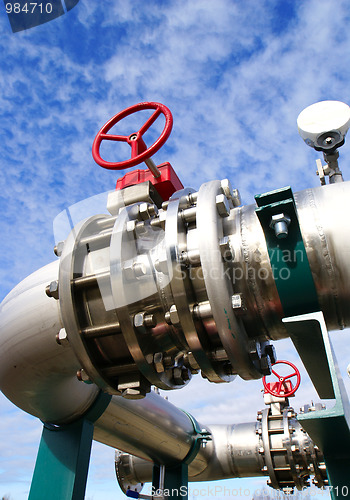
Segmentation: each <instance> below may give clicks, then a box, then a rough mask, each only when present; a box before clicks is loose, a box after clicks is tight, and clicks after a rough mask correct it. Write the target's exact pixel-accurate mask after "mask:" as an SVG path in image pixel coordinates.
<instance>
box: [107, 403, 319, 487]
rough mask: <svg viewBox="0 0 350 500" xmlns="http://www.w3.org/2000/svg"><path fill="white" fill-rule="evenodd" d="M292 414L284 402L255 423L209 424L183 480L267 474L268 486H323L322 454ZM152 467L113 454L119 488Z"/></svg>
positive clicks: (148, 476) (139, 480)
mask: <svg viewBox="0 0 350 500" xmlns="http://www.w3.org/2000/svg"><path fill="white" fill-rule="evenodd" d="M295 416H296V415H295V413H294V410H293V408H290V407H286V406H285V405H284V406H282V407H281V411H276V409H275V410H274V411H271V409H270V408H266V409H265V410H264V411H263V412H259V413H258V420H257V421H256V422H249V423H242V424H235V425H228V426H226V425H210V426H209V427H207V428H208V429H210V431H211V437H212V441H210V442H209V443H208V444H207V445H206V447H205V448H204V449H203V448H202V449H201V452H200V453H199V455H198V456H197V457H196V458H195V459H194V461H193V462H192V463H191V464H190V466H189V480H190V481H194V482H196V481H215V480H220V479H228V478H235V477H254V476H269V480H268V484H270V485H271V486H272V487H274V488H277V489H286V490H287V489H288V488H291V489H293V488H294V487H296V488H297V489H298V490H302V489H303V488H305V487H306V486H309V479H310V477H312V476H314V479H313V482H314V484H316V486H318V487H322V486H325V485H327V484H328V483H327V476H326V472H325V465H324V462H323V456H322V454H321V453H320V452H319V451H318V449H317V447H315V445H314V444H313V443H312V441H311V439H310V438H309V436H308V435H307V434H306V433H305V432H304V431H303V429H302V428H301V426H300V424H299V422H298V421H297V420H296V418H295ZM198 461H200V463H201V467H199V468H198V463H197V462H198ZM152 466H153V464H152V463H151V462H147V461H145V460H143V459H141V458H140V457H135V456H131V455H129V454H126V453H118V460H117V461H116V472H117V477H118V482H119V484H120V486H121V487H122V489H123V490H124V491H126V490H127V489H128V487H129V488H131V489H134V487H135V486H136V485H137V484H138V485H139V487H141V486H142V485H143V484H144V483H146V482H150V481H151V480H152ZM203 466H204V467H203Z"/></svg>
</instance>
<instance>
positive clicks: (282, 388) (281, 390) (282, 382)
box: [263, 361, 301, 398]
mask: <svg viewBox="0 0 350 500" xmlns="http://www.w3.org/2000/svg"><path fill="white" fill-rule="evenodd" d="M277 364H285V365H288V366H290V367H291V368H293V370H294V371H293V372H292V373H290V374H289V375H285V376H282V375H279V374H278V373H277V372H276V370H274V369H273V368H272V369H271V373H272V375H274V376H275V377H277V378H278V383H275V384H270V383H267V382H266V377H263V384H264V388H265V391H266V392H268V393H269V394H272V396H276V397H280V398H288V397H289V396H292V395H293V394H294V393H295V391H296V390H297V389H298V387H299V385H300V380H301V378H300V373H299V370H298V369H297V367H296V366H295V365H293V363H291V362H290V361H276V363H274V365H273V366H275V365H277ZM292 377H297V381H296V384H295V386H294V387H293V385H292V383H291V382H290V380H289V379H291V378H292ZM288 381H289V382H290V385H291V388H289V387H288V384H287V382H288ZM273 385H274V386H275V387H274V388H271V386H273ZM276 386H277V388H276Z"/></svg>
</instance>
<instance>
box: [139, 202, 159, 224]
mask: <svg viewBox="0 0 350 500" xmlns="http://www.w3.org/2000/svg"><path fill="white" fill-rule="evenodd" d="M156 214H158V208H157V207H156V206H155V205H151V204H148V203H146V202H144V203H141V204H140V205H139V218H140V219H141V220H143V221H145V220H147V219H150V218H151V217H153V216H154V215H156Z"/></svg>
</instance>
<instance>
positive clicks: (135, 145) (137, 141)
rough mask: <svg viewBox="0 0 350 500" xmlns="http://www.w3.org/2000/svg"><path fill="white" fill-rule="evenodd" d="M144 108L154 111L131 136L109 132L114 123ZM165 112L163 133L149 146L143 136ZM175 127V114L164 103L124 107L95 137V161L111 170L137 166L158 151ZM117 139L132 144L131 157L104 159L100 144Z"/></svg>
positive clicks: (93, 147)
mask: <svg viewBox="0 0 350 500" xmlns="http://www.w3.org/2000/svg"><path fill="white" fill-rule="evenodd" d="M144 109H154V110H155V111H154V113H152V115H151V116H150V117H149V118H148V120H146V122H145V123H144V124H143V125H142V127H141V128H140V129H139V130H138V131H137V132H134V133H132V134H130V135H129V136H126V135H113V134H108V133H107V132H108V131H109V130H110V129H111V128H112V127H114V125H115V124H116V123H118V122H120V121H121V120H122V119H123V118H126V117H127V116H129V115H132V114H133V113H137V112H138V111H142V110H144ZM161 114H163V115H164V116H165V125H164V129H163V131H162V133H161V134H160V136H159V137H158V139H157V140H156V141H155V142H154V143H153V144H152V145H151V146H150V147H149V148H147V146H146V144H145V142H144V140H143V138H142V136H143V134H144V133H145V132H147V130H148V129H149V128H150V127H151V126H152V125H153V123H154V122H155V121H156V120H157V118H158V117H159V116H160V115H161ZM172 127H173V116H172V114H171V111H170V109H168V108H167V107H166V106H164V104H161V103H159V102H140V103H138V104H134V105H133V106H130V107H129V108H126V109H124V110H123V111H120V112H119V113H117V114H116V115H115V116H113V118H111V119H110V120H109V121H108V122H107V123H105V124H104V125H103V127H102V128H101V130H100V131H99V132H98V134H97V135H96V137H95V140H94V142H93V145H92V156H93V158H94V160H95V162H96V163H97V164H98V165H100V166H101V167H103V168H107V169H110V170H122V169H124V168H129V167H135V166H136V165H139V163H142V162H143V161H146V160H148V159H149V158H150V157H151V156H152V155H154V153H156V152H157V151H158V150H159V149H160V148H161V147H162V146H163V144H164V143H165V142H166V141H167V139H168V137H169V135H170V133H171V129H172ZM104 140H106V141H116V142H127V143H128V144H129V145H130V146H131V158H130V159H129V160H124V161H119V162H108V161H105V160H103V158H101V155H100V146H101V142H102V141H104Z"/></svg>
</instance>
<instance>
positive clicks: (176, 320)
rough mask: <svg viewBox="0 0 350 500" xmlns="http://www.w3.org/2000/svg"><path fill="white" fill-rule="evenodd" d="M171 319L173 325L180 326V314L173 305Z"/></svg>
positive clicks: (170, 310)
mask: <svg viewBox="0 0 350 500" xmlns="http://www.w3.org/2000/svg"><path fill="white" fill-rule="evenodd" d="M169 319H170V323H171V324H172V325H178V324H179V323H180V318H179V314H178V312H177V307H176V305H175V304H173V305H172V306H171V307H170V309H169Z"/></svg>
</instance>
